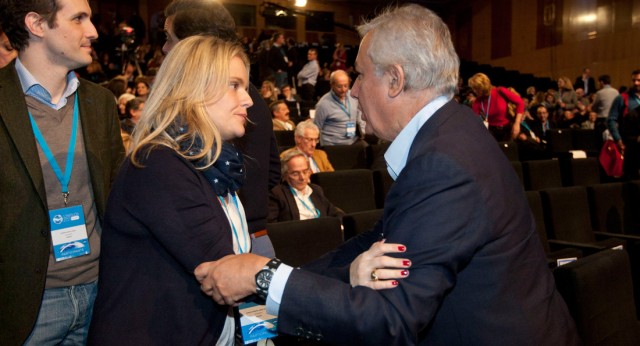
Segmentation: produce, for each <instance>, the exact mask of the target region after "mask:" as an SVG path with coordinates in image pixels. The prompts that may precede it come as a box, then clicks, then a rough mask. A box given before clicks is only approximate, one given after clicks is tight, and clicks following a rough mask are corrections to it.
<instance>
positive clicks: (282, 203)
mask: <svg viewBox="0 0 640 346" xmlns="http://www.w3.org/2000/svg"><path fill="white" fill-rule="evenodd" d="M309 186H311V189H312V190H313V192H312V193H311V197H309V198H310V199H311V202H313V205H314V206H315V207H316V208H317V209H318V211H320V217H323V216H342V215H343V214H344V213H343V212H342V211H341V210H339V209H338V208H336V206H335V205H333V204H331V202H330V201H329V200H328V199H327V197H325V195H324V192H323V191H322V188H321V187H320V186H319V185H316V184H309ZM291 220H300V211H299V210H298V205H297V204H296V200H295V197H293V193H291V190H290V189H289V184H287V183H282V184H280V185H278V186H276V187H274V188H273V189H271V192H270V193H269V217H268V221H269V222H280V221H291Z"/></svg>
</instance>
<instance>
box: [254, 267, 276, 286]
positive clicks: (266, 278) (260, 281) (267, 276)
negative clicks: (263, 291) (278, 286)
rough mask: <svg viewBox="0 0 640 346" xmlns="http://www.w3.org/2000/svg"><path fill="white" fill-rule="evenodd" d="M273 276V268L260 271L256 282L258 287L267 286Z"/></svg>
mask: <svg viewBox="0 0 640 346" xmlns="http://www.w3.org/2000/svg"><path fill="white" fill-rule="evenodd" d="M272 276H273V272H272V271H271V270H263V271H261V272H260V273H258V278H257V280H256V284H257V285H258V287H261V288H267V287H269V284H270V283H271V277H272Z"/></svg>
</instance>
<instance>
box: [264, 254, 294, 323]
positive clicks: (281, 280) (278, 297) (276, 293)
mask: <svg viewBox="0 0 640 346" xmlns="http://www.w3.org/2000/svg"><path fill="white" fill-rule="evenodd" d="M292 271H293V267H291V266H288V265H286V264H284V263H282V264H280V266H279V267H278V269H277V270H276V272H275V274H273V278H271V284H270V285H269V293H268V294H267V313H268V314H270V315H273V316H278V312H280V302H281V301H282V294H283V293H284V287H285V286H286V285H287V281H288V280H289V275H291V272H292Z"/></svg>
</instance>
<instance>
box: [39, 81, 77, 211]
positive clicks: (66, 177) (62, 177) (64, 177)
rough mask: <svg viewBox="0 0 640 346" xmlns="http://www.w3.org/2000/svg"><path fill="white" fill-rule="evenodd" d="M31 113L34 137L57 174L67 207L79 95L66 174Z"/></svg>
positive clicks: (75, 106)
mask: <svg viewBox="0 0 640 346" xmlns="http://www.w3.org/2000/svg"><path fill="white" fill-rule="evenodd" d="M28 113H29V120H31V128H32V129H33V135H34V136H35V137H36V140H37V141H38V144H40V148H42V152H43V153H44V155H45V156H46V158H47V160H48V161H49V163H50V164H51V168H52V169H53V172H54V173H55V174H56V178H58V181H59V182H60V185H61V186H62V196H63V197H64V204H65V205H67V199H68V197H69V181H70V180H71V172H72V171H73V158H74V157H75V147H76V139H77V136H78V94H77V93H76V97H75V102H74V104H73V124H72V125H71V138H70V139H69V148H68V149H67V164H66V165H65V170H64V173H62V170H61V169H60V166H59V165H58V162H57V161H56V158H55V157H54V156H53V153H52V152H51V149H50V148H49V145H48V144H47V141H46V140H45V139H44V136H43V135H42V132H40V128H38V124H36V121H35V120H34V119H33V116H32V115H31V112H28Z"/></svg>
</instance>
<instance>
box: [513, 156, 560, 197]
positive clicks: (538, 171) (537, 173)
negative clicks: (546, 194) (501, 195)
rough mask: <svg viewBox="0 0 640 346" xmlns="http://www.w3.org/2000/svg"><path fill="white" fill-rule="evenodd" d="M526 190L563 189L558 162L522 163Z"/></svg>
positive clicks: (537, 161)
mask: <svg viewBox="0 0 640 346" xmlns="http://www.w3.org/2000/svg"><path fill="white" fill-rule="evenodd" d="M522 169H523V173H524V182H525V189H526V190H542V189H549V188H556V187H562V175H561V174H560V164H559V162H558V160H536V161H525V162H523V163H522Z"/></svg>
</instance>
